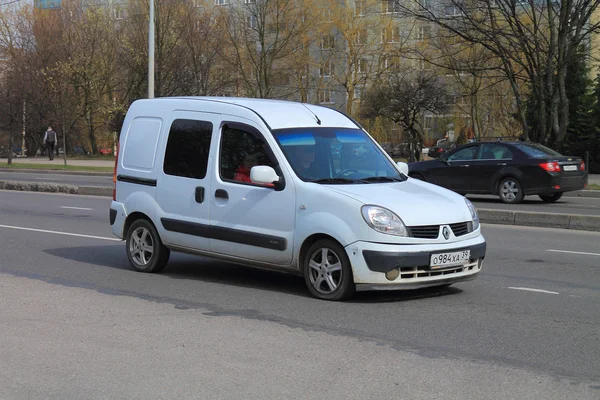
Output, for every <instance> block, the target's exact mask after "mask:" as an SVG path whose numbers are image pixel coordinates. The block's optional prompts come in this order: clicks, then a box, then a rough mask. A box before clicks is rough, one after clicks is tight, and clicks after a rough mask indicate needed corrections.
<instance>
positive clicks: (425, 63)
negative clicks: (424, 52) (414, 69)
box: [419, 58, 431, 70]
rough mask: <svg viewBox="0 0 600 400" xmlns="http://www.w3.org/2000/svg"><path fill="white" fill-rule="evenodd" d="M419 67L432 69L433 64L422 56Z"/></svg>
mask: <svg viewBox="0 0 600 400" xmlns="http://www.w3.org/2000/svg"><path fill="white" fill-rule="evenodd" d="M419 69H425V70H427V69H431V64H430V63H429V61H427V60H426V59H424V58H421V59H420V60H419Z"/></svg>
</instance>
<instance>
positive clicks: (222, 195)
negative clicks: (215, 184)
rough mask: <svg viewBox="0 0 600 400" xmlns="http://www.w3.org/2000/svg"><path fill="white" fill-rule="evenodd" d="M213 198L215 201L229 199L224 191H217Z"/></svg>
mask: <svg viewBox="0 0 600 400" xmlns="http://www.w3.org/2000/svg"><path fill="white" fill-rule="evenodd" d="M215 197H216V198H217V199H229V193H227V191H226V190H223V189H217V191H216V192H215Z"/></svg>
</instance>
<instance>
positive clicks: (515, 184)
mask: <svg viewBox="0 0 600 400" xmlns="http://www.w3.org/2000/svg"><path fill="white" fill-rule="evenodd" d="M498 196H500V200H502V202H504V203H509V204H514V203H520V202H521V201H523V197H525V195H524V194H523V188H522V187H521V183H519V181H518V180H517V179H516V178H513V177H509V178H505V179H503V180H502V181H500V184H499V185H498Z"/></svg>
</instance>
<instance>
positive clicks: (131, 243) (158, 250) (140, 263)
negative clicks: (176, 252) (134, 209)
mask: <svg viewBox="0 0 600 400" xmlns="http://www.w3.org/2000/svg"><path fill="white" fill-rule="evenodd" d="M126 251H127V258H128V259H129V262H130V263H131V265H132V266H133V268H135V269H136V270H138V271H140V272H160V271H162V270H163V269H164V268H165V267H166V265H167V262H168V261H169V255H170V251H169V249H167V248H166V247H165V246H164V245H163V243H162V241H161V240H160V236H159V235H158V232H157V231H156V228H155V227H154V225H152V223H150V221H148V220H145V219H138V220H137V221H135V222H134V223H133V224H131V226H130V227H129V230H128V231H127V245H126Z"/></svg>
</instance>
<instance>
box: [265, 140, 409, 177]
mask: <svg viewBox="0 0 600 400" xmlns="http://www.w3.org/2000/svg"><path fill="white" fill-rule="evenodd" d="M273 135H274V136H275V139H276V140H277V143H278V144H279V146H280V147H281V149H282V150H283V153H284V154H285V157H286V158H287V160H288V162H289V163H290V164H291V166H292V168H293V169H294V172H295V173H296V175H298V177H299V178H300V179H302V180H303V181H307V182H316V183H323V184H367V183H380V182H398V181H404V180H406V177H404V176H403V175H402V174H401V173H400V172H398V170H397V169H396V167H395V166H394V165H393V164H392V163H391V162H390V161H389V159H388V158H387V157H386V156H385V155H384V154H383V152H382V151H381V150H379V148H378V147H377V146H376V145H375V143H374V142H373V141H372V140H371V139H370V138H369V137H368V136H367V135H366V134H365V132H364V131H362V130H360V129H348V128H294V129H278V130H274V131H273Z"/></svg>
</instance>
